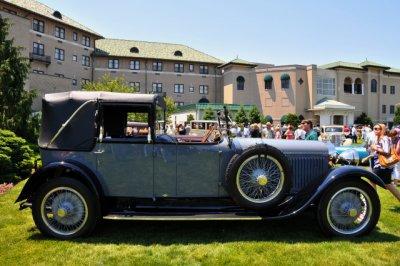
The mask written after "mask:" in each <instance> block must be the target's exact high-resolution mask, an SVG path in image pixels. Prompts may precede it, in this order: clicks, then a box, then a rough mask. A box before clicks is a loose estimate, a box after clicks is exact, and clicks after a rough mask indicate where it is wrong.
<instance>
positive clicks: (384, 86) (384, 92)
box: [382, 85, 386, 94]
mask: <svg viewBox="0 0 400 266" xmlns="http://www.w3.org/2000/svg"><path fill="white" fill-rule="evenodd" d="M382 93H383V94H386V85H382Z"/></svg>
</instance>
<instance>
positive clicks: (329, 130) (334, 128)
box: [325, 127, 343, 133]
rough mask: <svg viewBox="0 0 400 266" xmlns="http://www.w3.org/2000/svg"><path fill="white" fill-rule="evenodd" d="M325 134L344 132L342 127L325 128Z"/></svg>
mask: <svg viewBox="0 0 400 266" xmlns="http://www.w3.org/2000/svg"><path fill="white" fill-rule="evenodd" d="M325 132H339V133H341V132H343V128H342V127H326V128H325Z"/></svg>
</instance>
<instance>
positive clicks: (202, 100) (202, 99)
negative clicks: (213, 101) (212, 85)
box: [199, 97, 210, 103]
mask: <svg viewBox="0 0 400 266" xmlns="http://www.w3.org/2000/svg"><path fill="white" fill-rule="evenodd" d="M199 103H210V101H209V100H208V99H207V98H206V97H203V98H201V99H200V100H199Z"/></svg>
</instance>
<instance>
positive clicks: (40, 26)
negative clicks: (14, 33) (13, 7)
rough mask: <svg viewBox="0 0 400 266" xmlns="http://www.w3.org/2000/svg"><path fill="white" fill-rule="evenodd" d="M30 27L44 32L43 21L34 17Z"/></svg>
mask: <svg viewBox="0 0 400 266" xmlns="http://www.w3.org/2000/svg"><path fill="white" fill-rule="evenodd" d="M32 28H33V30H34V31H38V32H41V33H43V32H44V22H43V21H42V20H38V19H34V20H33V25H32Z"/></svg>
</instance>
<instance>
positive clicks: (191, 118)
mask: <svg viewBox="0 0 400 266" xmlns="http://www.w3.org/2000/svg"><path fill="white" fill-rule="evenodd" d="M193 120H194V116H193V115H192V114H189V115H188V116H187V117H186V122H187V123H190V122H191V121H193Z"/></svg>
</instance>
